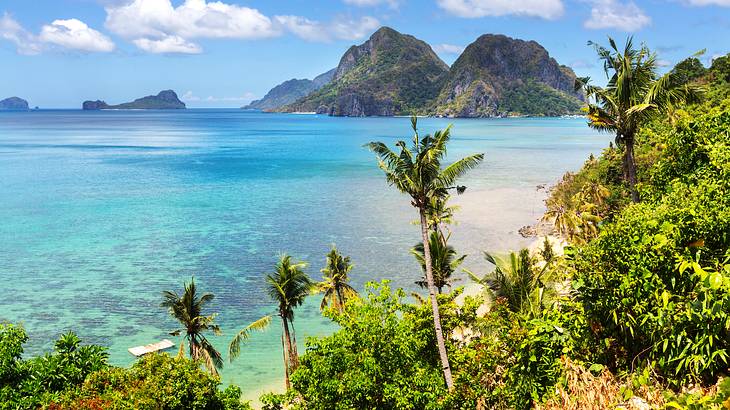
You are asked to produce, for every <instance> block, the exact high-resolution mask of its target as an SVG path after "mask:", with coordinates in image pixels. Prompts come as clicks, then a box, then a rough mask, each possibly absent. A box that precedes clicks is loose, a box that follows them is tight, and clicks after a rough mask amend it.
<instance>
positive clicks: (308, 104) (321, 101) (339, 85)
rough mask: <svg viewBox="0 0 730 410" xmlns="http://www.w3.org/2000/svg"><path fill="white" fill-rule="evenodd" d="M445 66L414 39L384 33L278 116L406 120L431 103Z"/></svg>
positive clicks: (350, 55)
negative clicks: (304, 113)
mask: <svg viewBox="0 0 730 410" xmlns="http://www.w3.org/2000/svg"><path fill="white" fill-rule="evenodd" d="M447 73H448V66H447V65H446V64H445V63H444V62H443V61H441V59H439V58H438V56H437V55H436V53H434V52H433V50H432V49H431V47H430V46H429V45H428V44H426V43H425V42H423V41H421V40H418V39H416V38H415V37H413V36H409V35H404V34H401V33H399V32H397V31H395V30H393V29H391V28H388V27H382V28H380V29H379V30H378V31H376V32H375V33H373V35H372V36H371V37H370V38H369V39H368V40H367V41H366V42H365V43H363V44H361V45H359V46H352V47H350V49H349V50H347V52H346V53H345V54H344V55H343V56H342V58H341V59H340V63H339V64H338V66H337V68H336V69H335V73H334V76H333V79H332V81H331V82H330V83H329V84H327V85H325V86H324V87H322V88H321V89H319V90H317V91H315V92H313V93H311V94H310V95H308V96H306V97H304V98H301V99H300V100H298V101H296V102H294V103H292V104H290V105H287V106H285V107H283V108H282V109H281V111H287V112H292V111H316V112H318V113H323V114H330V115H337V116H370V115H396V114H410V113H412V112H415V111H417V110H420V109H421V108H422V107H424V106H426V105H427V104H428V102H429V101H430V100H432V99H433V98H435V97H436V96H437V95H438V94H439V91H440V89H441V87H442V85H443V83H444V81H445V79H446V75H447Z"/></svg>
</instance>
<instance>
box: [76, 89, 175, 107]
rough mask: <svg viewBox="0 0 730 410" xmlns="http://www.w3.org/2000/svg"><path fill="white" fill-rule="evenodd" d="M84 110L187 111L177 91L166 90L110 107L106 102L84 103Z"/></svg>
mask: <svg viewBox="0 0 730 410" xmlns="http://www.w3.org/2000/svg"><path fill="white" fill-rule="evenodd" d="M82 108H83V109H84V110H106V109H110V110H179V109H185V103H184V102H182V101H180V99H179V98H178V97H177V94H176V93H175V91H172V90H164V91H160V92H159V93H158V94H157V95H148V96H147V97H142V98H138V99H136V100H134V101H132V102H128V103H123V104H119V105H109V104H107V103H106V102H104V101H101V100H96V101H84V103H83V104H82Z"/></svg>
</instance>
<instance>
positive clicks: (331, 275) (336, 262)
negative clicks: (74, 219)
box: [317, 245, 357, 312]
mask: <svg viewBox="0 0 730 410" xmlns="http://www.w3.org/2000/svg"><path fill="white" fill-rule="evenodd" d="M351 270H352V264H351V263H350V257H349V256H345V257H343V256H342V254H341V253H340V252H339V251H338V250H337V247H335V246H334V245H332V249H331V250H330V252H329V253H328V254H327V260H326V262H325V267H324V268H322V270H321V272H322V276H323V279H324V280H323V281H322V282H320V283H319V284H318V285H317V287H318V288H319V291H320V292H323V293H324V296H323V297H322V303H321V304H320V306H319V308H320V309H321V310H324V309H325V308H326V307H327V306H332V307H333V308H335V309H337V310H339V311H340V312H342V310H343V308H344V306H345V303H346V302H347V301H348V300H349V299H351V298H354V297H357V291H356V290H355V288H353V287H352V286H350V284H349V283H347V282H349V280H350V278H349V277H348V274H349V273H350V271H351Z"/></svg>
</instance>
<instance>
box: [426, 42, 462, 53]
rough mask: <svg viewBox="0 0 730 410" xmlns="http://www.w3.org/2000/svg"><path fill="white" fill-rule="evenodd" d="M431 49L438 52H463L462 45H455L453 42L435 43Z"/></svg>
mask: <svg viewBox="0 0 730 410" xmlns="http://www.w3.org/2000/svg"><path fill="white" fill-rule="evenodd" d="M433 51H435V52H436V53H438V54H461V53H463V52H464V46H457V45H455V44H436V45H434V46H433Z"/></svg>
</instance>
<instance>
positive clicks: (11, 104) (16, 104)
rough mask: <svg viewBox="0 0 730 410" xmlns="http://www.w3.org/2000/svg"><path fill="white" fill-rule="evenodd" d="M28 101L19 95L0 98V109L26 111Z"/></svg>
mask: <svg viewBox="0 0 730 410" xmlns="http://www.w3.org/2000/svg"><path fill="white" fill-rule="evenodd" d="M29 109H30V107H28V101H26V100H24V99H22V98H19V97H10V98H6V99H4V100H0V110H2V111H27V110H29Z"/></svg>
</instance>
